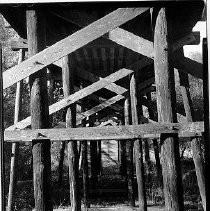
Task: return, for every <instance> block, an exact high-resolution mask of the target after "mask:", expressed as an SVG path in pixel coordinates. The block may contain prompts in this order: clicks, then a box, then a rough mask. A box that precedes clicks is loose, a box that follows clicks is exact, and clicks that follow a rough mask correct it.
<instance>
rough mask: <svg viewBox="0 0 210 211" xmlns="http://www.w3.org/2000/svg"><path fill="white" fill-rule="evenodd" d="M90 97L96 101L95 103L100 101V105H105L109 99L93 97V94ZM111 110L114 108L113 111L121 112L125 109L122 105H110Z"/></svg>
mask: <svg viewBox="0 0 210 211" xmlns="http://www.w3.org/2000/svg"><path fill="white" fill-rule="evenodd" d="M88 97H89V98H90V99H92V100H95V101H98V102H100V103H103V102H105V101H107V99H105V98H103V97H98V96H96V95H93V94H92V95H90V96H88ZM110 108H112V109H114V110H116V111H120V110H122V109H123V107H122V106H120V105H118V104H114V105H110Z"/></svg>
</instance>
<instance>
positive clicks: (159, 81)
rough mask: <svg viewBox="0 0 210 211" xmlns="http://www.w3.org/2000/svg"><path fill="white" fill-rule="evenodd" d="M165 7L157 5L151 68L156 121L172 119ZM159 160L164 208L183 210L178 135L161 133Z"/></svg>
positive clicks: (168, 24)
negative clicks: (158, 9) (155, 98)
mask: <svg viewBox="0 0 210 211" xmlns="http://www.w3.org/2000/svg"><path fill="white" fill-rule="evenodd" d="M168 21H170V20H168V19H167V8H161V9H160V11H159V13H158V16H157V19H156V25H155V32H154V67H155V81H156V93H157V110H158V121H159V122H165V123H170V122H176V121H177V120H176V111H175V102H176V99H175V96H176V93H175V87H174V72H173V69H172V65H171V60H170V59H171V46H170V43H171V41H170V39H171V32H170V28H169V27H170V23H168ZM161 143H162V146H161V162H162V168H163V182H164V195H165V210H170V211H178V210H179V211H180V210H184V203H183V190H182V179H181V168H180V159H179V142H178V136H177V135H174V134H161Z"/></svg>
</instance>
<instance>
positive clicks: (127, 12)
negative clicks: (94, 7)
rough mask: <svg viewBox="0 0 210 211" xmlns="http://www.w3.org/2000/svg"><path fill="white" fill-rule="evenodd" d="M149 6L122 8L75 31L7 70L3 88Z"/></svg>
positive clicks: (131, 17)
mask: <svg viewBox="0 0 210 211" xmlns="http://www.w3.org/2000/svg"><path fill="white" fill-rule="evenodd" d="M147 10H148V8H120V9H117V10H116V11H114V12H112V13H110V14H108V15H106V16H105V17H103V18H101V19H99V20H97V21H95V22H94V23H92V24H90V25H88V26H86V27H85V28H83V29H81V30H79V31H77V32H75V33H74V34H72V35H70V36H68V37H67V38H65V39H63V40H61V41H59V42H57V43H55V44H54V45H52V46H51V47H49V48H46V49H45V50H43V51H42V52H40V53H38V54H36V55H34V56H33V57H31V58H29V59H27V60H26V61H24V62H22V63H21V64H19V65H16V66H15V67H12V68H11V69H9V70H7V71H5V72H4V74H3V78H4V81H3V88H4V89H5V88H7V87H9V86H11V85H12V84H14V83H17V82H18V81H20V80H22V79H24V78H26V77H28V76H29V75H31V74H33V73H35V72H37V71H39V70H41V69H42V68H44V67H46V66H47V65H49V64H51V63H53V62H55V61H57V60H59V59H60V58H62V57H63V56H65V55H67V54H70V53H72V52H74V51H75V50H77V49H79V48H81V47H82V46H84V45H86V44H87V43H89V42H91V41H93V40H95V39H96V38H98V37H100V36H102V35H103V34H105V33H107V32H108V31H110V30H112V29H114V28H116V27H118V26H120V25H122V24H123V23H125V22H127V21H129V20H131V19H133V18H135V17H136V16H138V15H140V14H141V13H143V12H145V11H147Z"/></svg>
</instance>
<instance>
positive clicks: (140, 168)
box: [130, 74, 147, 211]
mask: <svg viewBox="0 0 210 211" xmlns="http://www.w3.org/2000/svg"><path fill="white" fill-rule="evenodd" d="M130 96H131V115H132V124H133V125H138V124H139V122H138V117H139V111H140V110H141V112H142V108H140V107H139V105H138V100H137V88H136V78H135V75H134V74H133V75H132V76H131V80H130ZM134 150H135V161H136V178H137V183H138V199H139V211H147V201H146V190H145V178H144V163H143V151H142V140H140V139H137V140H136V141H135V142H134Z"/></svg>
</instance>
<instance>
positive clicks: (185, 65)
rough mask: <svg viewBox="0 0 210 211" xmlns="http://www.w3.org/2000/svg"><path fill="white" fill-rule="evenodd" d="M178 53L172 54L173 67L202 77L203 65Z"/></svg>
mask: <svg viewBox="0 0 210 211" xmlns="http://www.w3.org/2000/svg"><path fill="white" fill-rule="evenodd" d="M178 54H179V53H177V54H175V55H174V58H173V61H174V67H175V68H176V69H178V70H181V71H183V72H186V73H188V74H190V75H193V76H195V77H197V78H200V79H203V65H202V64H201V63H199V62H196V61H194V60H192V59H190V58H188V57H185V56H180V55H178Z"/></svg>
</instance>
